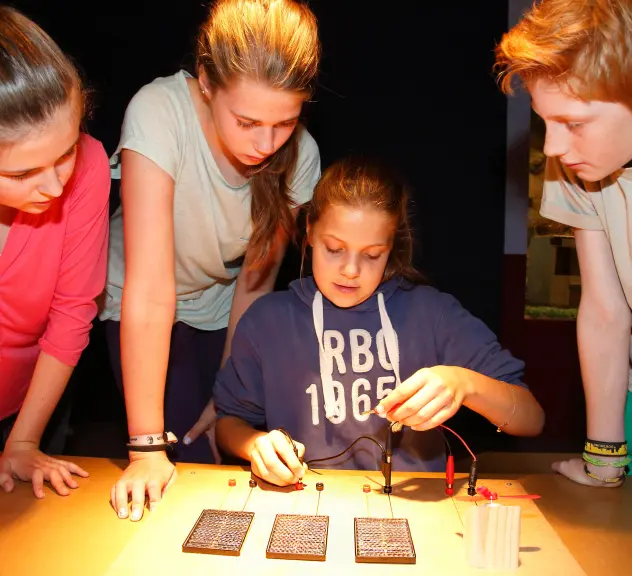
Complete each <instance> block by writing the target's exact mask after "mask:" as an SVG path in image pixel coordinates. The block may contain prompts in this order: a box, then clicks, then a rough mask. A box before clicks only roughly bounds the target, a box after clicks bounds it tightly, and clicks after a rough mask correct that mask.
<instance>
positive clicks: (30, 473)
mask: <svg viewBox="0 0 632 576" xmlns="http://www.w3.org/2000/svg"><path fill="white" fill-rule="evenodd" d="M73 474H76V475H77V476H81V477H83V478H86V477H87V476H88V473H87V472H86V471H85V470H84V469H83V468H81V467H80V466H77V464H73V463H72V462H66V461H64V460H57V459H56V458H52V457H50V456H47V455H46V454H44V453H43V452H41V451H40V450H39V448H38V446H37V445H36V444H34V443H31V442H15V443H7V445H6V447H5V450H4V452H3V453H2V454H0V486H2V489H3V490H4V491H5V492H11V491H12V490H13V488H14V486H15V482H14V479H18V480H24V481H25V482H28V481H30V482H32V484H33V493H34V494H35V496H36V498H44V481H47V482H50V483H51V485H52V486H53V488H54V489H55V491H56V492H57V494H59V495H60V496H68V494H70V490H68V488H77V487H78V486H79V485H78V484H77V481H76V480H75V479H74V478H73V477H72V475H73Z"/></svg>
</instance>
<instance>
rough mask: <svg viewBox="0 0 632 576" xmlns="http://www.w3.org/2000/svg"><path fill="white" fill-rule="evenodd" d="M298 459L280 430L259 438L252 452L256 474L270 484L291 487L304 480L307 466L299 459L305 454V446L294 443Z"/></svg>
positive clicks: (251, 456) (252, 461)
mask: <svg viewBox="0 0 632 576" xmlns="http://www.w3.org/2000/svg"><path fill="white" fill-rule="evenodd" d="M294 443H295V444H296V448H297V449H298V457H297V455H296V454H294V447H293V446H292V444H291V443H290V442H289V440H288V439H287V437H286V436H285V435H284V434H283V433H282V432H279V431H278V430H272V432H269V433H268V434H265V435H263V436H258V437H257V438H256V439H255V441H254V447H253V449H252V451H251V452H250V463H251V466H252V471H253V473H254V474H256V475H257V476H259V478H262V479H263V480H265V481H266V482H270V484H276V485H277V486H289V485H290V484H295V483H296V482H298V481H299V480H301V479H302V478H303V476H304V475H305V472H306V470H307V466H306V465H305V464H302V463H301V462H300V460H299V458H302V456H303V454H305V446H303V444H301V443H300V442H296V441H294Z"/></svg>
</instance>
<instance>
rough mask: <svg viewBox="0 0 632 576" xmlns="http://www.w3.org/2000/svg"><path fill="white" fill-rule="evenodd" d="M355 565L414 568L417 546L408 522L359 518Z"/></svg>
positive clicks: (357, 519) (395, 519)
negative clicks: (409, 565) (376, 564)
mask: <svg viewBox="0 0 632 576" xmlns="http://www.w3.org/2000/svg"><path fill="white" fill-rule="evenodd" d="M355 555H356V562H375V563H387V564H415V563H416V562H417V558H416V555H415V546H414V545H413V540H412V538H411V536H410V528H409V527H408V520H406V519H405V518H356V519H355Z"/></svg>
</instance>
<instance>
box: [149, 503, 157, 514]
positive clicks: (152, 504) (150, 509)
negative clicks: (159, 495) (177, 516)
mask: <svg viewBox="0 0 632 576" xmlns="http://www.w3.org/2000/svg"><path fill="white" fill-rule="evenodd" d="M157 507H158V502H152V503H151V504H150V505H149V511H150V512H153V511H154V510H155V509H156V508H157Z"/></svg>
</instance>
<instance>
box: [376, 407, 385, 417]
mask: <svg viewBox="0 0 632 576" xmlns="http://www.w3.org/2000/svg"><path fill="white" fill-rule="evenodd" d="M375 413H376V414H377V415H378V416H381V417H382V418H384V415H385V411H384V406H382V405H381V404H378V405H377V406H376V407H375Z"/></svg>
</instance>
